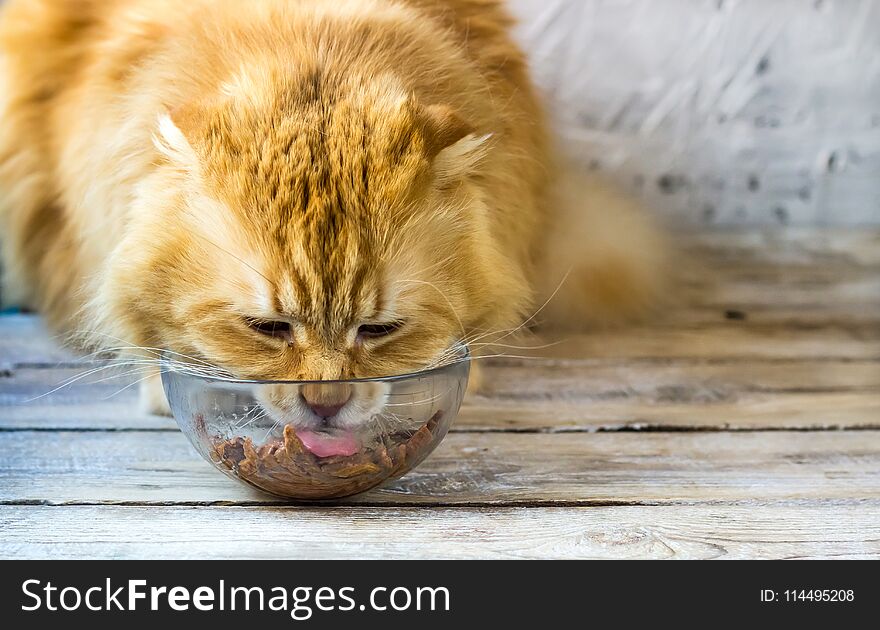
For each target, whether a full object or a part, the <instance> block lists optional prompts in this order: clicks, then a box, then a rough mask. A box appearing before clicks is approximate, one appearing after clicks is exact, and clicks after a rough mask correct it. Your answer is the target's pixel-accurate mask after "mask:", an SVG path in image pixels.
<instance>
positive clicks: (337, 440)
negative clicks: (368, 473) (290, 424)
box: [296, 429, 361, 457]
mask: <svg viewBox="0 0 880 630" xmlns="http://www.w3.org/2000/svg"><path fill="white" fill-rule="evenodd" d="M296 434H297V436H299V439H300V441H301V442H302V443H303V446H305V447H306V448H307V449H308V450H309V451H311V453H312V454H314V455H317V456H318V457H334V456H336V455H343V456H345V457H348V456H349V455H354V454H355V453H357V452H358V451H359V450H361V444H360V441H359V440H358V439H357V437H355V435H354V433H353V432H352V431H345V430H342V429H338V430H336V431H334V432H333V433H323V432H321V431H311V430H309V429H300V430H299V431H297V432H296Z"/></svg>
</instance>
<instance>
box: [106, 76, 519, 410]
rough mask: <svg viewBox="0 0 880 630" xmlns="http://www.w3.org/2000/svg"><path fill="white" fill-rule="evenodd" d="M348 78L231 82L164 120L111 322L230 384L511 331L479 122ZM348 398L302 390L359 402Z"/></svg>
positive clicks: (382, 368) (362, 365)
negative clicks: (221, 374)
mask: <svg viewBox="0 0 880 630" xmlns="http://www.w3.org/2000/svg"><path fill="white" fill-rule="evenodd" d="M351 82H352V83H351V85H350V86H348V87H347V88H345V89H341V88H337V89H334V90H332V91H330V90H328V91H327V92H326V93H325V88H324V86H322V84H321V81H320V79H319V78H317V77H315V76H312V75H310V74H308V73H306V74H304V75H303V76H302V78H301V80H300V81H294V82H287V83H285V84H283V88H278V87H276V88H275V89H272V90H265V91H262V92H261V91H260V90H259V89H258V88H259V86H254V85H253V84H252V83H253V82H251V84H246V85H241V84H234V85H226V86H224V87H223V88H222V89H220V90H218V93H217V94H216V95H214V96H212V97H210V98H207V99H203V100H200V101H197V102H192V103H187V104H186V105H183V106H180V107H177V108H175V109H172V110H171V111H169V112H168V113H167V114H163V115H162V116H161V118H160V121H159V123H158V126H157V129H156V143H157V146H158V149H159V151H158V153H157V160H158V164H157V166H156V168H155V170H154V172H153V173H152V174H151V175H149V176H148V177H146V178H145V179H144V181H143V182H141V184H140V192H139V195H138V200H137V202H136V204H135V207H134V210H133V213H132V222H131V224H130V225H129V226H128V232H127V235H126V237H125V240H124V241H123V242H122V243H121V244H120V245H119V247H118V248H117V250H116V252H115V254H114V256H113V260H112V262H111V265H110V269H109V270H108V273H107V275H106V276H105V277H104V278H103V284H102V289H101V292H100V296H101V297H100V300H99V301H100V304H99V305H98V307H99V308H98V309H97V310H101V312H102V313H104V318H105V319H107V320H109V321H107V322H106V323H105V325H106V326H107V327H110V328H111V329H113V327H114V326H115V327H116V330H118V333H117V334H118V336H120V337H122V338H126V339H134V340H136V341H137V343H139V344H143V345H149V346H154V347H162V348H169V349H171V350H173V351H175V352H179V353H182V354H184V355H189V356H194V357H198V358H199V359H201V360H204V361H207V362H209V363H211V364H214V365H217V366H219V367H221V368H223V369H224V370H225V371H227V372H229V373H230V374H233V375H235V376H236V377H241V378H252V379H316V380H318V379H319V380H326V379H341V378H351V377H370V376H382V375H391V374H399V373H403V372H407V371H412V370H415V369H420V368H423V367H425V366H426V365H429V364H431V363H432V362H435V361H437V360H438V358H440V357H442V356H443V354H444V353H445V352H446V351H447V350H448V349H449V348H450V347H451V346H452V345H453V344H455V343H456V342H458V341H460V340H462V339H464V338H465V337H467V336H468V335H470V334H472V333H474V332H475V331H479V330H482V329H488V328H493V327H499V326H504V325H507V324H509V323H510V322H511V321H512V320H513V318H515V316H516V314H517V313H518V311H519V309H520V308H521V307H522V299H523V298H524V297H525V295H526V291H525V290H524V282H523V278H522V274H521V272H520V271H519V269H518V267H517V266H516V265H515V264H512V263H511V261H510V260H508V259H507V258H506V257H505V255H504V254H503V253H502V249H503V248H502V247H501V245H500V243H499V242H497V240H496V235H494V234H493V230H492V221H491V217H490V216H489V213H490V212H491V202H492V200H491V199H485V198H484V195H483V194H482V189H481V187H480V183H479V179H480V169H481V168H487V167H490V164H487V163H489V162H491V151H492V140H491V139H490V138H488V137H486V135H485V134H486V132H487V131H489V130H485V129H479V130H477V129H473V128H472V127H471V126H470V125H469V123H468V122H467V121H466V117H465V116H463V115H462V114H461V113H460V112H454V111H453V110H452V109H451V108H449V107H448V106H446V105H444V104H437V103H432V104H426V103H421V102H418V101H417V100H416V99H415V98H413V97H412V96H411V95H408V94H407V93H406V92H405V91H404V90H402V89H400V88H399V87H397V86H395V85H394V84H393V82H381V81H378V82H377V81H372V82H363V83H358V81H357V79H352V80H351ZM269 83H271V82H269ZM288 394H289V392H283V391H281V392H279V395H278V396H279V400H278V401H275V402H277V405H278V406H279V407H280V408H283V407H284V406H285V405H287V406H288V407H289V404H290V403H289V401H288V402H284V400H285V399H286V398H287V397H288ZM342 398H344V396H342V394H340V397H339V400H336V401H309V400H308V397H307V396H306V397H304V399H305V402H306V404H307V406H309V407H310V408H312V409H314V408H317V407H321V405H323V406H324V408H325V411H326V410H327V409H331V408H332V407H333V406H335V405H338V404H342V407H341V411H340V412H339V413H344V412H345V411H346V410H351V409H353V408H354V407H355V406H356V405H357V404H358V403H359V401H357V400H350V399H346V400H342ZM296 400H300V401H301V399H300V398H296ZM360 402H361V403H363V401H360ZM312 403H314V404H312ZM369 406H370V405H369V404H362V407H364V409H366V408H367V407H369ZM304 409H305V408H304ZM317 415H321V414H320V413H318V414H317Z"/></svg>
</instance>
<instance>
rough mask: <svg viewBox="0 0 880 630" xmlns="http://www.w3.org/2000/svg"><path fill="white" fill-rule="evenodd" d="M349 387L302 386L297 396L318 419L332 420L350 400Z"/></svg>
mask: <svg viewBox="0 0 880 630" xmlns="http://www.w3.org/2000/svg"><path fill="white" fill-rule="evenodd" d="M351 394H352V391H351V386H349V385H344V384H335V383H334V384H330V383H328V384H320V383H315V384H309V385H304V386H303V388H302V389H301V390H300V393H299V395H300V396H301V397H302V399H303V402H304V403H305V404H306V405H307V406H308V408H309V409H311V410H312V411H313V412H314V413H315V415H316V416H318V417H320V418H332V417H333V416H335V415H336V414H337V413H339V411H340V410H341V409H342V408H343V407H345V405H346V403H347V402H348V401H349V400H350V399H351Z"/></svg>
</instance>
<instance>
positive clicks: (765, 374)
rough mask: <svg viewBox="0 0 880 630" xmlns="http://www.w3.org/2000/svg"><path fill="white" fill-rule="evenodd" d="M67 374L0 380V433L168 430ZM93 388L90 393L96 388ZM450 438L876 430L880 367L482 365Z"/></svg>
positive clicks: (132, 404) (104, 386)
mask: <svg viewBox="0 0 880 630" xmlns="http://www.w3.org/2000/svg"><path fill="white" fill-rule="evenodd" d="M79 373H80V371H79V370H77V369H74V368H64V369H35V368H25V369H20V370H15V371H13V372H11V373H10V374H9V376H7V377H5V378H3V377H0V429H39V430H49V429H168V430H172V429H174V428H175V427H176V425H175V423H174V421H173V420H171V419H170V418H162V417H156V416H148V415H144V414H141V413H139V412H138V409H137V397H138V391H137V387H129V386H128V385H130V384H132V383H133V382H134V381H135V380H136V378H137V376H125V375H124V374H123V376H121V377H120V378H116V379H111V380H104V379H106V378H107V377H106V376H105V374H104V373H101V374H100V375H96V376H92V377H87V378H83V379H80V380H78V381H75V382H73V383H71V384H70V385H67V386H64V387H61V388H60V389H57V391H52V390H54V389H55V388H56V387H58V384H60V383H64V382H66V381H70V380H72V379H74V378H75V377H76V376H77V374H79ZM95 381H100V382H95ZM483 382H484V387H483V390H482V391H481V393H480V394H479V395H472V396H469V397H468V398H467V399H466V401H465V404H464V406H463V408H462V412H461V415H460V416H459V419H458V421H457V422H456V424H455V427H454V430H466V431H481V430H488V431H492V430H503V429H516V430H606V431H608V430H615V429H620V428H625V429H638V428H651V429H655V428H664V427H667V428H670V427H671V428H680V429H685V428H689V427H690V428H700V429H713V428H714V429H735V430H741V429H746V430H748V429H821V428H872V427H878V428H880V361H864V360H856V361H837V362H833V361H822V360H791V361H778V362H770V363H767V362H761V361H744V362H733V363H699V362H698V363H691V362H688V363H680V362H678V363H677V362H669V363H662V362H661V363H658V362H641V363H640V362H624V363H613V362H607V361H599V362H596V361H592V360H573V361H572V360H552V359H548V360H545V359H542V360H535V361H525V360H516V359H507V360H496V359H493V360H491V361H487V362H486V369H485V374H484V377H483Z"/></svg>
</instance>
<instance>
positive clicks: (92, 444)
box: [0, 431, 880, 505]
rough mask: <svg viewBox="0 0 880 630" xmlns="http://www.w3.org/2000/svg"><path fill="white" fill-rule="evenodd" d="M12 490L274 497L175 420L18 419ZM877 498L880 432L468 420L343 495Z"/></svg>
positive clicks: (121, 496)
mask: <svg viewBox="0 0 880 630" xmlns="http://www.w3.org/2000/svg"><path fill="white" fill-rule="evenodd" d="M2 440H3V448H2V451H3V457H2V458H0V502H2V503H33V502H40V503H50V504H65V503H102V502H109V503H113V502H126V503H137V504H140V503H163V504H164V503H170V504H174V503H181V502H185V503H197V504H201V503H217V502H220V503H226V502H255V503H267V502H268V503H272V502H276V501H277V500H276V499H273V498H272V497H270V496H268V495H262V494H259V493H257V492H253V491H250V490H249V489H247V488H245V487H244V486H242V485H240V484H238V483H236V482H234V481H232V480H230V479H228V478H226V477H224V476H223V475H222V474H220V473H219V472H217V471H216V470H214V469H213V468H212V467H211V466H210V465H209V464H208V463H206V462H204V461H202V460H201V459H199V458H198V456H197V455H196V454H195V452H194V451H193V450H192V448H191V447H190V445H189V443H188V442H187V441H186V438H185V437H184V436H183V435H182V434H180V433H175V432H138V431H132V432H32V431H21V432H7V433H5V434H3V435H2ZM792 499H838V500H840V499H880V432H877V431H830V432H787V431H778V432H752V433H704V432H697V433H646V434H636V433H596V434H588V433H573V434H522V433H494V434H468V433H457V434H451V435H449V436H448V437H447V439H446V440H445V441H444V443H443V444H441V446H440V447H439V448H438V450H437V452H436V453H435V454H434V455H433V456H432V457H431V458H429V459H428V460H427V461H426V462H425V463H424V464H422V466H420V467H419V468H418V469H417V470H415V471H414V472H412V473H411V474H410V475H408V476H406V477H404V478H403V479H401V480H398V481H396V482H393V483H392V484H391V485H389V486H388V487H386V488H384V489H381V490H377V491H374V492H371V493H368V494H366V495H362V496H360V497H355V498H353V499H349V500H347V501H344V502H346V503H348V502H353V503H368V504H420V505H424V504H428V505H444V504H458V505H462V504H464V505H483V504H486V505H488V504H493V505H505V504H530V505H531V504H548V503H549V504H558V503H564V504H581V505H594V504H606V503H625V504H631V503H638V504H654V503H659V504H670V503H682V502H684V503H700V502H715V501H727V502H730V501H752V500H756V501H776V500H792Z"/></svg>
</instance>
